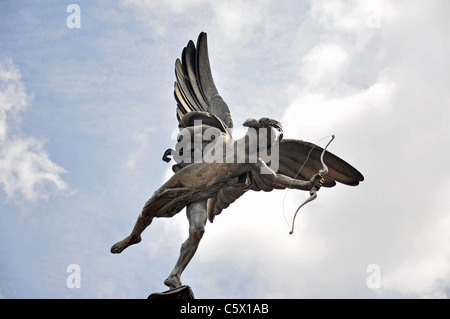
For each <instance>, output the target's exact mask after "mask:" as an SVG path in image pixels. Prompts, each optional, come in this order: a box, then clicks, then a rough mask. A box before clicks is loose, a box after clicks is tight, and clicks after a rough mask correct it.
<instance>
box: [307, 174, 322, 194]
mask: <svg viewBox="0 0 450 319" xmlns="http://www.w3.org/2000/svg"><path fill="white" fill-rule="evenodd" d="M309 182H310V183H311V191H313V190H316V191H318V190H319V189H320V188H321V187H322V185H323V182H324V179H323V177H322V176H320V174H316V175H314V176H313V177H311V179H310V180H309Z"/></svg>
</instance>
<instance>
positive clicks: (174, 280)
mask: <svg viewBox="0 0 450 319" xmlns="http://www.w3.org/2000/svg"><path fill="white" fill-rule="evenodd" d="M164 285H166V286H167V287H169V288H170V289H175V288H178V287H180V286H181V285H182V283H181V280H180V277H179V276H177V275H169V277H168V278H167V279H166V280H164Z"/></svg>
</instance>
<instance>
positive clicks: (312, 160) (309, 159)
mask: <svg viewBox="0 0 450 319" xmlns="http://www.w3.org/2000/svg"><path fill="white" fill-rule="evenodd" d="M322 151H323V148H322V147H320V146H318V145H316V144H313V143H309V142H306V141H302V140H294V139H283V140H282V141H281V142H280V145H279V158H278V160H279V161H278V170H277V172H276V173H278V174H283V175H286V176H289V177H291V178H295V179H298V180H303V181H309V180H310V179H311V177H313V176H314V175H315V174H317V173H318V172H319V170H320V169H321V168H322V163H321V161H320V156H321V154H322ZM323 160H324V162H325V164H326V165H327V166H328V174H326V175H325V177H324V183H323V186H324V187H333V186H335V185H336V182H339V183H342V184H345V185H350V186H356V185H358V184H359V182H362V181H363V180H364V176H363V175H362V174H361V173H360V172H359V171H358V170H357V169H356V168H354V167H353V166H351V165H350V164H348V163H347V162H346V161H344V160H343V159H341V158H339V157H338V156H336V155H334V154H333V153H330V152H328V151H325V154H324V157H323ZM270 166H272V167H273V165H272V164H271V165H270ZM253 180H254V181H253V184H252V187H251V189H252V190H255V191H260V190H263V191H266V192H270V191H272V190H273V189H274V188H277V187H274V185H272V183H270V181H269V180H268V179H266V178H264V174H253Z"/></svg>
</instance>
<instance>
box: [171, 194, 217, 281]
mask: <svg viewBox="0 0 450 319" xmlns="http://www.w3.org/2000/svg"><path fill="white" fill-rule="evenodd" d="M206 203H207V200H202V201H198V202H195V203H192V204H189V205H188V206H187V209H186V212H187V218H188V220H189V237H188V239H187V240H186V241H185V242H184V243H183V245H181V250H180V257H179V258H178V261H177V263H176V265H175V267H174V268H173V270H172V272H171V273H170V275H169V277H168V278H167V279H166V280H165V281H164V284H165V285H166V286H168V287H170V288H171V289H173V288H177V287H180V286H181V285H182V284H181V279H180V277H181V273H182V272H183V270H184V269H185V268H186V266H187V265H188V264H189V262H190V261H191V259H192V257H193V256H194V254H195V252H196V251H197V248H198V244H199V243H200V239H201V238H202V237H203V233H204V232H205V225H206V221H207V218H208V213H207V209H206V207H207V206H206Z"/></svg>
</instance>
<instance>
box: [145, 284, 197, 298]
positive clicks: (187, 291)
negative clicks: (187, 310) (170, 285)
mask: <svg viewBox="0 0 450 319" xmlns="http://www.w3.org/2000/svg"><path fill="white" fill-rule="evenodd" d="M147 299H194V293H193V292H192V289H191V287H189V286H187V285H184V286H181V287H178V288H175V289H170V290H167V291H163V292H154V293H152V294H151V295H150V296H148V298H147Z"/></svg>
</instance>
